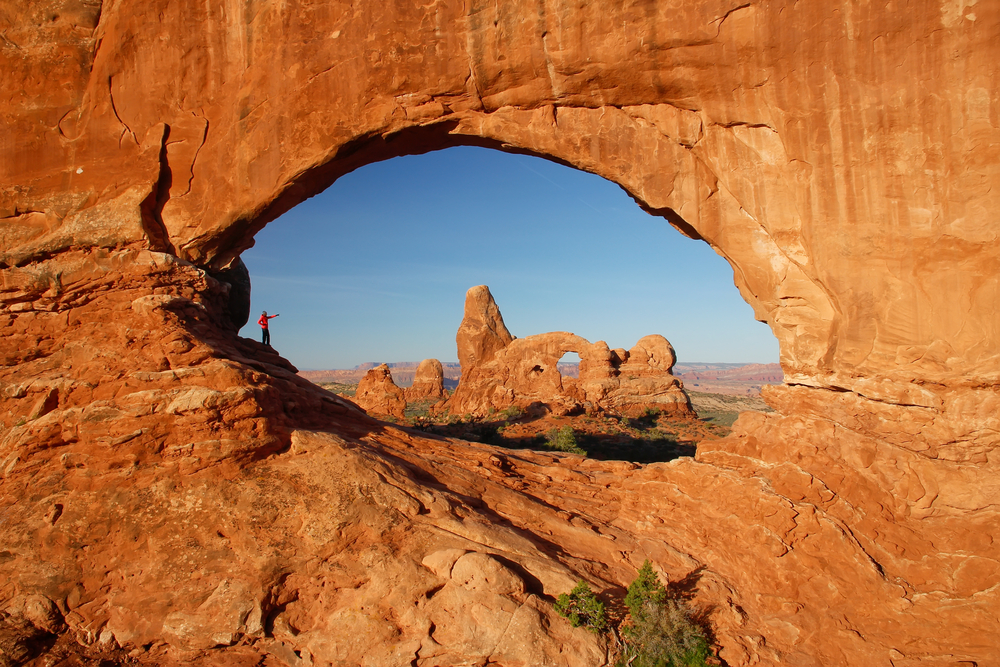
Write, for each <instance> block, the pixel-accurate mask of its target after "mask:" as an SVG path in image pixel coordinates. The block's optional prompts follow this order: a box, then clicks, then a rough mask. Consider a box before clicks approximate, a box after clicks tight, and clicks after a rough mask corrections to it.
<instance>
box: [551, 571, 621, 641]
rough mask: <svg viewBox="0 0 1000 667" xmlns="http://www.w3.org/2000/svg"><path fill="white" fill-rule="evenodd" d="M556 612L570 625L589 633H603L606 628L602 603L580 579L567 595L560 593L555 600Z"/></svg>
mask: <svg viewBox="0 0 1000 667" xmlns="http://www.w3.org/2000/svg"><path fill="white" fill-rule="evenodd" d="M555 608H556V612H557V613H558V614H559V615H560V616H563V617H565V618H567V619H569V623H570V625H572V626H573V627H574V628H578V627H580V626H581V625H582V626H584V627H585V628H587V629H588V630H590V631H591V632H595V633H599V632H603V631H604V630H605V628H607V624H608V622H607V619H606V618H605V617H604V603H603V602H601V601H600V600H599V599H597V595H595V594H594V591H592V590H591V589H590V585H589V584H588V583H587V582H586V581H583V580H582V579H581V580H580V581H579V582H577V584H576V586H574V587H573V590H572V591H570V592H569V594H566V593H562V594H561V595H560V596H559V597H558V598H557V599H556V605H555Z"/></svg>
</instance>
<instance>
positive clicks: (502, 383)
mask: <svg viewBox="0 0 1000 667" xmlns="http://www.w3.org/2000/svg"><path fill="white" fill-rule="evenodd" d="M456 343H457V345H458V359H459V364H460V365H461V370H462V374H461V379H460V381H459V383H458V388H457V389H456V390H455V393H454V394H452V395H451V397H450V398H448V400H447V401H445V402H444V403H443V404H439V405H438V406H436V408H435V409H437V410H441V409H445V410H448V411H449V412H451V413H452V414H471V415H474V416H485V415H487V414H489V413H490V412H491V411H496V410H503V409H505V408H508V407H510V406H512V405H516V406H519V407H522V408H543V409H544V410H546V411H549V412H552V413H554V414H574V413H578V412H582V411H584V410H588V409H600V410H609V411H613V412H618V413H621V414H637V413H641V412H644V411H645V410H647V409H649V408H655V409H659V410H661V411H663V412H667V413H670V414H675V415H685V416H687V415H689V416H694V414H695V413H694V411H693V410H692V408H691V403H690V400H689V399H688V396H687V394H686V393H685V392H684V388H683V384H682V383H681V381H680V380H679V379H678V378H676V377H675V376H674V375H673V374H672V372H671V369H672V368H673V366H674V363H675V361H676V356H675V355H674V349H673V347H672V346H671V345H670V343H669V342H668V341H667V339H666V338H664V337H663V336H660V335H651V336H646V337H644V338H642V339H640V340H639V341H638V342H637V343H636V344H635V345H634V346H633V347H632V349H630V350H627V351H626V350H624V349H621V348H618V349H614V350H612V349H610V348H608V345H607V343H605V342H604V341H598V342H596V343H591V342H590V341H588V340H586V339H585V338H582V337H580V336H577V335H576V334H572V333H568V332H565V331H555V332H551V333H543V334H537V335H534V336H528V337H527V338H515V337H514V336H513V335H512V334H511V333H510V332H509V331H508V330H507V326H506V325H505V324H504V321H503V316H502V315H501V314H500V309H499V307H498V306H497V304H496V302H495V301H494V299H493V295H492V294H491V293H490V290H489V287H487V286H486V285H479V286H477V287H473V288H471V289H470V290H469V291H468V292H467V293H466V297H465V316H464V317H463V319H462V323H461V325H460V326H459V328H458V334H457V335H456ZM568 352H575V353H577V354H579V355H580V365H579V377H577V378H572V377H566V376H564V375H562V374H561V373H560V371H559V360H560V359H561V358H562V357H563V355H565V354H566V353H568Z"/></svg>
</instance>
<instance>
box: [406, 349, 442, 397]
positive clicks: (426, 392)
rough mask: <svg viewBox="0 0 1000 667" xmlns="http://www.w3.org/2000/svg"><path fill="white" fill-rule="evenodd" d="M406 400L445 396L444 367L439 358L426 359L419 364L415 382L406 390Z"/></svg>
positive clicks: (414, 377) (414, 378)
mask: <svg viewBox="0 0 1000 667" xmlns="http://www.w3.org/2000/svg"><path fill="white" fill-rule="evenodd" d="M404 393H405V395H406V400H407V401H408V402H409V401H420V400H424V399H428V398H444V368H443V367H442V366H441V362H440V361H438V360H437V359H424V360H423V361H421V362H420V365H419V366H417V371H416V373H415V374H414V376H413V384H411V385H410V386H409V387H407V388H406V389H405V390H404Z"/></svg>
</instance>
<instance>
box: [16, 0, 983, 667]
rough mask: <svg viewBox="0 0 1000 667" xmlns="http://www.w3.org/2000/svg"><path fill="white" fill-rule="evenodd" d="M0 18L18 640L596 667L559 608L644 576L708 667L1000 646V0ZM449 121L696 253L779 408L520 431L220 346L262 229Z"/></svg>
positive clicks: (452, 140) (217, 659)
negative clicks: (635, 434)
mask: <svg viewBox="0 0 1000 667" xmlns="http://www.w3.org/2000/svg"><path fill="white" fill-rule="evenodd" d="M0 24H2V25H0V80H2V82H3V86H2V90H3V102H2V105H0V116H2V126H3V127H4V130H5V131H4V133H3V137H2V139H0V218H2V219H0V246H2V248H0V249H2V254H0V275H2V288H0V289H2V292H0V299H2V312H0V331H2V332H3V336H2V338H0V354H2V364H3V366H2V368H0V407H2V410H0V421H2V424H0V476H2V477H0V609H4V610H5V611H4V612H3V613H2V614H0V619H2V620H0V628H2V629H3V633H4V634H2V637H0V640H2V641H0V645H2V647H4V650H5V651H7V654H8V657H9V656H11V655H14V656H15V657H14V658H12V659H15V660H20V659H24V658H25V657H26V656H27V657H30V656H32V655H37V654H38V653H39V652H44V651H57V650H65V651H71V652H72V651H76V652H78V653H81V652H82V653H87V652H88V651H89V652H91V653H93V652H95V651H97V652H100V651H104V655H105V656H114V655H117V656H124V655H126V654H127V653H131V654H132V657H133V658H134V659H135V660H138V661H140V662H146V663H149V664H180V663H185V664H198V663H201V664H234V665H236V664H247V665H249V664H258V663H259V662H260V661H261V660H262V657H261V656H262V655H267V656H270V657H268V658H267V659H268V660H270V661H271V662H268V663H267V664H281V663H285V664H291V665H297V664H310V663H312V664H366V665H403V664H407V665H408V664H417V665H435V664H487V663H489V664H502V665H530V664H546V665H548V664H551V665H556V664H563V665H599V664H602V663H603V662H604V661H605V660H606V659H607V656H606V652H605V648H604V647H603V646H602V645H601V644H600V643H599V642H598V641H597V640H596V639H595V638H594V637H593V636H592V635H590V634H588V633H586V632H584V631H583V630H579V629H578V630H574V629H572V628H570V627H569V626H568V625H567V624H566V623H564V622H563V621H562V620H561V619H559V618H557V617H555V616H554V614H553V612H552V608H551V601H552V597H553V596H555V595H556V594H558V593H560V592H564V591H566V590H568V589H569V588H570V587H571V586H572V584H573V582H574V581H575V580H576V579H578V578H585V579H587V580H588V581H590V582H591V584H592V585H593V586H594V587H595V588H596V589H597V590H600V591H609V592H613V591H614V590H618V588H617V587H620V586H622V585H624V584H627V582H628V581H630V580H631V578H632V577H633V576H634V574H635V571H636V569H637V568H638V566H639V565H640V564H641V563H642V561H643V560H644V559H646V558H649V559H650V560H651V561H652V562H653V563H654V564H655V565H656V568H657V569H658V571H659V572H660V573H661V574H662V575H663V576H664V577H665V578H667V579H669V580H670V581H672V582H678V581H683V582H686V583H687V584H688V585H689V586H690V588H691V590H692V591H693V594H694V602H695V604H696V605H698V606H700V607H702V608H704V609H707V610H708V611H709V617H710V619H711V622H712V627H713V629H714V632H715V637H716V640H717V642H718V645H719V646H720V647H721V651H720V657H721V658H722V659H723V660H724V661H726V662H727V663H728V664H730V665H751V664H760V665H777V664H784V665H837V664H845V665H846V664H852V665H861V664H864V665H887V666H888V665H894V666H897V667H899V666H902V665H923V664H926V665H945V664H949V665H950V664H964V665H971V664H978V665H981V666H983V665H990V664H998V663H1000V648H998V640H997V637H1000V622H998V617H1000V613H998V611H1000V601H998V595H1000V593H998V591H1000V586H998V583H1000V549H998V546H997V541H996V539H995V536H996V533H997V528H998V512H997V503H998V498H1000V471H998V466H1000V453H998V450H997V444H998V437H1000V436H998V433H1000V400H998V389H997V380H998V371H1000V349H998V341H1000V336H998V332H1000V322H998V312H1000V309H998V308H997V306H998V303H1000V299H998V296H1000V285H998V280H1000V271H998V268H1000V261H998V259H1000V258H998V254H1000V243H998V238H997V237H998V225H997V223H996V211H997V210H998V209H1000V187H998V186H1000V166H998V165H1000V159H998V158H1000V132H998V127H1000V104H998V94H997V86H996V82H997V81H998V80H1000V71H998V69H1000V40H997V39H996V36H997V35H998V34H1000V7H998V5H997V4H996V3H988V2H979V3H976V2H974V0H945V1H932V0H916V1H915V2H911V3H907V4H898V3H888V4H881V5H872V4H868V3H860V2H850V1H842V0H832V1H831V2H782V1H781V0H774V1H760V2H758V1H756V0H749V1H748V0H732V1H729V2H727V1H724V0H705V1H702V2H692V1H688V0H677V1H675V2H655V1H645V0H644V1H642V2H639V1H635V2H632V1H630V0H624V1H616V2H610V1H607V0H602V1H596V2H586V3H584V2H572V3H571V2H563V1H562V0H538V1H536V2H530V3H529V2H522V1H518V0H501V1H500V2H494V1H492V0H491V1H490V2H484V1H482V0H465V1H464V2H459V1H458V0H438V1H437V2H433V3H420V2H413V1H412V0H399V1H398V2H391V3H389V2H368V1H361V2H343V1H339V0H329V1H325V2H306V1H304V0H246V1H240V2H237V1H235V0H208V1H201V0H199V1H198V2H195V1H193V0H143V2H138V1H137V0H104V2H101V0H39V1H38V2H33V3H6V4H4V5H3V6H2V7H0ZM461 144H464V145H480V146H488V147H494V148H499V149H502V150H507V151H513V152H526V153H531V154H535V155H539V156H544V157H547V158H550V159H552V160H556V161H559V162H562V163H565V164H568V165H572V166H574V167H576V168H579V169H583V170H586V171H589V172H593V173H595V174H599V175H601V176H603V177H605V178H607V179H609V180H611V181H614V182H615V183H618V184H619V185H621V187H622V188H624V189H625V190H626V191H627V192H628V193H629V194H630V195H631V196H632V197H633V198H634V199H635V200H636V201H637V202H638V204H639V205H640V206H642V207H643V208H645V209H646V210H648V211H649V212H650V213H652V214H654V215H659V216H662V217H663V218H665V224H666V223H670V224H672V225H673V226H675V227H676V228H678V229H679V230H681V231H682V232H684V233H685V234H687V235H689V236H691V237H693V238H700V239H703V240H704V241H706V242H708V243H709V244H711V245H712V247H713V248H715V249H716V250H717V251H718V252H719V253H720V254H721V255H723V256H724V257H725V258H726V259H727V260H728V261H729V263H730V264H731V265H732V267H733V270H734V275H735V281H736V284H737V287H738V288H739V290H740V292H741V294H742V295H743V296H744V298H745V299H746V300H747V301H748V302H749V303H750V304H751V305H752V306H753V308H754V312H755V314H756V317H757V318H758V319H760V320H762V321H765V322H767V323H768V325H769V326H770V327H771V329H772V331H773V332H774V334H775V336H777V338H778V340H779V342H780V346H781V363H782V367H783V369H784V373H785V383H784V385H782V386H779V387H775V388H772V389H770V390H769V391H768V392H767V393H766V399H767V401H768V402H769V404H770V405H771V406H773V407H774V408H775V410H776V412H774V413H768V414H760V413H746V414H744V415H743V416H741V418H740V419H739V421H738V422H737V424H736V426H735V428H734V432H733V435H731V436H730V437H727V438H726V439H723V440H720V441H712V442H706V443H702V444H701V445H699V447H698V452H697V456H696V457H695V458H693V459H691V458H682V459H678V460H676V461H673V462H670V463H664V464H653V465H646V466H638V465H634V464H629V463H613V462H598V461H593V460H584V459H579V458H576V457H573V456H571V455H557V454H547V453H537V452H535V453H533V452H527V451H518V452H511V451H504V450H499V449H495V448H491V447H489V446H486V445H476V444H467V443H461V442H457V441H449V440H439V439H432V438H428V437H423V436H421V435H418V434H415V433H411V432H409V431H406V430H403V429H399V428H396V427H393V426H391V425H388V424H385V423H382V422H378V421H375V420H373V419H370V418H368V417H367V416H366V415H364V414H363V413H362V412H361V411H359V410H357V409H356V408H354V407H353V406H352V405H350V404H348V403H346V402H344V401H341V400H339V399H337V398H335V397H333V396H332V395H330V394H327V393H325V392H323V391H322V390H319V389H318V388H315V387H313V386H311V385H309V384H308V383H306V382H305V381H303V380H300V379H299V378H298V377H297V376H296V375H295V373H294V369H293V368H292V367H291V366H290V365H289V364H288V363H287V362H285V361H284V360H283V359H282V358H281V357H279V356H278V355H276V354H273V353H269V352H267V351H265V350H264V349H263V348H262V347H261V346H259V345H257V343H256V342H254V341H248V340H246V339H240V338H238V337H237V336H236V334H235V330H236V328H237V327H236V325H237V324H239V323H241V322H240V321H241V320H243V319H245V316H246V312H245V311H246V303H245V294H246V292H245V270H244V269H242V267H241V265H240V264H239V262H238V257H239V254H240V252H241V251H242V250H244V249H246V248H247V247H249V246H250V245H251V244H252V243H253V235H254V234H255V233H256V232H257V231H258V230H259V229H261V228H262V227H263V225H265V224H266V223H268V222H270V221H271V220H273V219H274V218H276V217H277V216H278V215H280V214H281V213H282V212H284V211H286V210H288V209H289V208H290V207H292V206H294V205H295V204H297V203H298V202H300V201H302V200H303V199H305V198H307V197H309V196H312V195H314V194H316V193H318V192H320V191H321V190H322V189H323V188H325V187H326V186H327V185H329V184H330V183H331V182H333V181H334V180H335V179H336V178H337V177H339V176H340V175H342V174H344V173H347V172H348V171H350V170H353V169H356V168H358V167H360V166H363V165H364V164H367V163H370V162H373V161H376V160H381V159H386V158H389V157H392V156H396V155H402V154H407V153H417V152H423V151H428V150H434V149H439V148H444V147H447V146H453V145H461ZM473 222H474V221H470V224H473ZM303 242H307V239H303ZM663 261H665V262H668V261H670V258H669V257H664V260H663ZM241 273H242V277H241ZM241 295H243V296H241ZM664 333H665V334H667V335H668V336H669V333H670V332H664ZM680 352H681V354H683V350H682V351H680ZM3 642H6V643H3ZM12 647H13V648H12ZM59 647H63V648H62V649H60V648H59ZM18 651H20V653H18ZM116 651H117V653H116ZM15 654H16V655H15ZM17 656H21V657H20V658H18V657H17ZM276 661H277V662H276Z"/></svg>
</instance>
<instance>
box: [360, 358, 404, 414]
mask: <svg viewBox="0 0 1000 667" xmlns="http://www.w3.org/2000/svg"><path fill="white" fill-rule="evenodd" d="M354 402H355V403H357V404H358V405H359V406H360V407H361V408H362V409H364V411H365V412H367V413H368V414H370V415H380V416H388V417H394V418H396V419H402V418H403V417H404V413H405V411H406V397H405V396H404V394H403V390H402V389H400V388H399V387H397V386H396V383H395V382H393V381H392V373H390V372H389V367H388V366H387V365H385V364H380V365H378V366H376V367H375V368H373V369H371V370H370V371H368V372H367V373H365V376H364V377H363V378H361V381H360V382H358V389H357V391H356V392H355V394H354Z"/></svg>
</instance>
